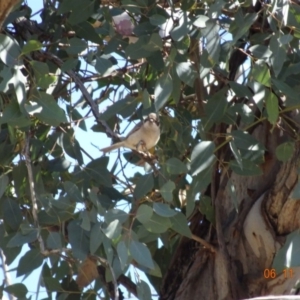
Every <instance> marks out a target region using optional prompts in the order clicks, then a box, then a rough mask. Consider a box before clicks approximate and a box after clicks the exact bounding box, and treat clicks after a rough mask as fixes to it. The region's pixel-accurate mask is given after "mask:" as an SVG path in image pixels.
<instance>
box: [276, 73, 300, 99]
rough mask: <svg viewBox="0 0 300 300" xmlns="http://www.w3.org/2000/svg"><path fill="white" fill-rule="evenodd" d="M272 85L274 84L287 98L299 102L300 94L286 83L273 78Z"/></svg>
mask: <svg viewBox="0 0 300 300" xmlns="http://www.w3.org/2000/svg"><path fill="white" fill-rule="evenodd" d="M272 84H274V85H275V86H276V88H277V89H278V90H279V91H280V92H282V93H283V94H284V95H285V96H287V97H289V98H291V99H295V100H297V101H298V100H299V97H298V94H297V93H295V91H294V90H293V89H292V88H291V87H290V86H289V85H288V84H286V83H285V82H283V81H281V80H277V79H274V78H272Z"/></svg>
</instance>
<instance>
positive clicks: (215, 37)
mask: <svg viewBox="0 0 300 300" xmlns="http://www.w3.org/2000/svg"><path fill="white" fill-rule="evenodd" d="M219 31H220V26H219V25H218V23H217V22H216V21H215V20H208V21H207V22H206V27H205V28H203V29H202V30H201V32H202V34H203V37H204V38H205V39H206V49H207V53H208V55H209V60H210V62H211V64H212V65H215V64H216V63H218V62H219V57H220V52H221V48H220V37H219Z"/></svg>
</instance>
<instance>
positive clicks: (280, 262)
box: [272, 230, 300, 274]
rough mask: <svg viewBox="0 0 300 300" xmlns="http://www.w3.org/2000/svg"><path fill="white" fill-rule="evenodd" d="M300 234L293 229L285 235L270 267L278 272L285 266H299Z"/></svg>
mask: <svg viewBox="0 0 300 300" xmlns="http://www.w3.org/2000/svg"><path fill="white" fill-rule="evenodd" d="M299 249H300V234H299V230H295V231H293V232H292V233H290V234H289V235H288V236H287V239H286V241H285V244H284V245H283V247H282V248H281V249H280V250H279V251H278V252H277V253H276V255H275V257H274V260H273V265H272V267H273V268H275V269H276V272H277V273H278V274H279V273H281V272H282V271H283V269H285V268H295V267H299V266H300V255H299Z"/></svg>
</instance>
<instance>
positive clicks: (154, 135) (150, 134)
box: [100, 113, 160, 153]
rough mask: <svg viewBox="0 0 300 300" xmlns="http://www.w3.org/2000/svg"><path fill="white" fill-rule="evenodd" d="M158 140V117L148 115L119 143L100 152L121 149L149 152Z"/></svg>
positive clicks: (152, 114)
mask: <svg viewBox="0 0 300 300" xmlns="http://www.w3.org/2000/svg"><path fill="white" fill-rule="evenodd" d="M159 138H160V128H159V120H158V117H157V115H156V114H155V113H150V114H149V115H148V117H147V118H146V119H145V120H144V121H143V122H139V123H138V124H136V125H135V127H134V128H133V129H132V130H131V131H130V132H129V133H128V135H127V136H126V137H125V138H123V139H122V140H121V141H120V142H118V143H115V144H113V145H111V146H109V147H106V148H102V149H100V151H102V152H103V153H107V152H110V151H112V150H114V149H118V148H121V147H125V148H130V149H133V150H137V151H144V150H149V149H151V148H152V147H154V146H155V145H156V144H157V142H158V141H159Z"/></svg>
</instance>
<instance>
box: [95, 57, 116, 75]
mask: <svg viewBox="0 0 300 300" xmlns="http://www.w3.org/2000/svg"><path fill="white" fill-rule="evenodd" d="M95 69H96V70H97V71H98V72H99V74H100V75H101V76H104V77H105V76H109V75H111V73H112V72H113V71H114V70H115V67H114V66H113V64H112V63H111V61H110V60H109V59H106V58H103V57H97V58H96V64H95Z"/></svg>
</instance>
